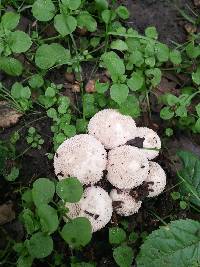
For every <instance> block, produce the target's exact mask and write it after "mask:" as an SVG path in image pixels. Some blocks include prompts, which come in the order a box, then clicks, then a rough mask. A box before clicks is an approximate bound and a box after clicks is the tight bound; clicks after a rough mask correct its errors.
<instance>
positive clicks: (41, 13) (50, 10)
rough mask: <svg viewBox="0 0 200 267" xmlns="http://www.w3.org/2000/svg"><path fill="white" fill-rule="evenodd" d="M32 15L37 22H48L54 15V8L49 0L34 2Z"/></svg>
mask: <svg viewBox="0 0 200 267" xmlns="http://www.w3.org/2000/svg"><path fill="white" fill-rule="evenodd" d="M32 13H33V16H34V17H35V18H36V19H38V20H39V21H49V20H51V19H52V18H53V17H54V15H55V6H54V4H53V2H52V1H51V0H45V1H44V0H36V1H35V2H34V4H33V6H32Z"/></svg>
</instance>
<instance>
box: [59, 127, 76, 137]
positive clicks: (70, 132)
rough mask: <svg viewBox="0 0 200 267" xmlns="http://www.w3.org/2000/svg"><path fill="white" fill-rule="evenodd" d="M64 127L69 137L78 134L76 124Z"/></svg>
mask: <svg viewBox="0 0 200 267" xmlns="http://www.w3.org/2000/svg"><path fill="white" fill-rule="evenodd" d="M62 129H63V132H64V134H65V135H66V136H67V137H69V138H70V137H72V136H74V135H75V134H76V127H75V126H74V125H65V127H63V128H62Z"/></svg>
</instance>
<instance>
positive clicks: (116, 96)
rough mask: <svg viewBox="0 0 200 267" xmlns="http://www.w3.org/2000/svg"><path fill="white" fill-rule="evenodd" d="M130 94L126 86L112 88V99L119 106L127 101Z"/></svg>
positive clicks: (118, 85) (120, 85)
mask: <svg viewBox="0 0 200 267" xmlns="http://www.w3.org/2000/svg"><path fill="white" fill-rule="evenodd" d="M128 92H129V90H128V86H127V85H125V84H113V85H112V86H111V88H110V96H111V98H112V99H113V100H114V101H115V102H116V103H118V104H119V105H120V104H122V103H124V102H125V101H126V99H127V96H128Z"/></svg>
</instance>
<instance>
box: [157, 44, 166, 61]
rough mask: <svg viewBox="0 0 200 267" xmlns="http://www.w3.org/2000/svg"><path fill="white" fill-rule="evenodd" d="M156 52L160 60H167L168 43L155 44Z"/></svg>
mask: <svg viewBox="0 0 200 267" xmlns="http://www.w3.org/2000/svg"><path fill="white" fill-rule="evenodd" d="M155 52H156V56H157V58H158V60H159V61H160V62H166V61H168V59H169V48H168V46H167V45H166V44H162V43H157V44H156V45H155Z"/></svg>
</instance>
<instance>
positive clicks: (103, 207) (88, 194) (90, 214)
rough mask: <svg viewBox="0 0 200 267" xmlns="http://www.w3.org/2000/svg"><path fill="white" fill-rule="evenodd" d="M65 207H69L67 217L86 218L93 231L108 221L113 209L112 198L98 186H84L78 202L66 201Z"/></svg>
mask: <svg viewBox="0 0 200 267" xmlns="http://www.w3.org/2000/svg"><path fill="white" fill-rule="evenodd" d="M66 207H67V208H68V209H69V212H68V213H67V216H68V217H69V218H71V219H73V218H76V217H86V218H88V220H89V221H90V223H91V225H92V231H93V232H96V231H98V230H100V229H101V228H103V227H104V226H105V225H106V224H107V223H108V222H109V221H110V219H111V216H112V211H113V208H112V199H111V198H110V196H109V195H108V193H107V192H106V191H105V190H104V189H102V188H101V187H98V186H91V187H88V188H86V189H85V191H84V194H83V196H82V198H81V200H80V201H79V202H78V203H67V204H66Z"/></svg>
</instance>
